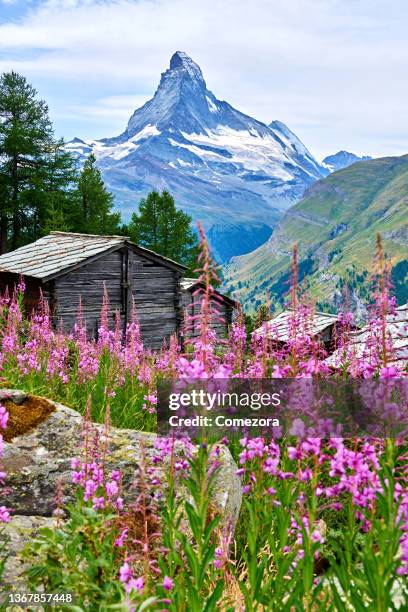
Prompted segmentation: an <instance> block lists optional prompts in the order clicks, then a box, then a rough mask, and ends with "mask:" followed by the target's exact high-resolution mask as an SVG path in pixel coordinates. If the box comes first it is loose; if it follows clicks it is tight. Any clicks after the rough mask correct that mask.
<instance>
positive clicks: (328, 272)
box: [224, 155, 408, 309]
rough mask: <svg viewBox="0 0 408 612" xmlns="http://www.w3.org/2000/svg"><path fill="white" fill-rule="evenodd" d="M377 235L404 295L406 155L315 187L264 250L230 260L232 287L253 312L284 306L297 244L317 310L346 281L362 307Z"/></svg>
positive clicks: (228, 271) (407, 211) (375, 162)
mask: <svg viewBox="0 0 408 612" xmlns="http://www.w3.org/2000/svg"><path fill="white" fill-rule="evenodd" d="M377 232H380V233H381V235H382V238H383V244H384V248H385V251H386V253H387V255H388V256H389V257H390V258H391V261H392V265H393V266H395V268H394V269H395V270H396V271H398V275H397V276H395V283H396V284H398V283H399V284H400V285H401V291H403V287H404V283H405V280H404V279H403V278H400V276H401V274H402V273H403V274H406V271H407V266H406V264H405V263H400V264H398V262H404V261H406V260H408V155H404V156H402V157H386V158H382V159H374V160H371V161H362V162H359V163H358V164H354V165H352V166H350V167H348V168H346V169H344V170H340V171H339V172H335V173H334V174H331V175H330V176H328V177H327V178H325V179H323V180H321V181H319V182H317V183H315V184H314V185H313V186H312V187H310V188H309V189H308V191H307V192H306V194H305V197H304V198H303V199H302V200H301V201H300V202H299V203H298V204H296V205H295V206H293V207H292V208H291V209H290V210H289V211H287V212H286V214H285V216H284V217H283V219H282V220H281V221H280V222H279V224H278V225H277V227H276V228H275V229H274V231H273V233H272V236H271V237H270V239H269V240H268V241H267V242H266V243H265V244H264V245H262V246H261V247H259V248H258V249H257V250H255V251H254V252H252V253H250V254H249V255H243V256H241V257H235V258H234V259H232V260H231V262H230V264H229V265H228V266H226V267H225V271H224V276H225V282H226V286H227V287H228V288H229V289H230V290H231V291H232V292H233V295H234V297H237V298H239V299H241V300H243V301H244V302H245V303H246V305H247V307H248V308H249V309H251V308H256V307H257V306H258V305H259V304H260V303H261V302H264V301H265V300H267V299H268V298H269V299H270V300H271V301H272V302H274V301H279V300H281V299H282V296H283V294H284V293H285V292H286V291H287V289H288V283H289V277H290V259H291V252H292V249H293V245H294V244H295V243H298V247H299V274H300V278H301V279H307V283H308V284H309V286H310V291H311V294H312V295H313V296H314V297H315V299H316V300H317V301H318V302H320V303H321V304H322V303H326V304H327V303H329V304H330V303H331V304H333V303H334V302H335V301H336V300H337V299H339V297H340V294H341V286H342V285H343V283H344V282H345V280H347V279H348V282H349V285H350V287H351V289H352V290H354V289H356V295H355V296H354V297H355V298H356V299H357V297H358V288H359V285H363V284H364V283H365V282H366V281H367V279H368V275H367V272H366V271H367V270H369V271H372V261H373V256H374V253H375V239H376V233H377ZM396 264H398V265H396ZM404 270H405V272H404ZM405 286H406V285H405ZM401 295H402V294H401Z"/></svg>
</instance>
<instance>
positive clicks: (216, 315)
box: [181, 278, 237, 338]
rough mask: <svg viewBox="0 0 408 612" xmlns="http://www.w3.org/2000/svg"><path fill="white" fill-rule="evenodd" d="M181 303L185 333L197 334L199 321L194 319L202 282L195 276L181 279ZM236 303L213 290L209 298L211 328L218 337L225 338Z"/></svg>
mask: <svg viewBox="0 0 408 612" xmlns="http://www.w3.org/2000/svg"><path fill="white" fill-rule="evenodd" d="M181 289H182V304H183V309H184V317H185V325H184V329H185V335H186V336H187V337H190V338H194V337H197V336H198V335H199V333H200V332H199V322H198V320H195V319H194V317H196V316H197V315H198V314H199V312H200V307H201V301H202V293H203V292H204V289H205V287H204V284H203V283H201V282H200V281H199V280H198V279H197V278H183V279H182V281H181ZM236 306H237V303H236V302H235V301H234V300H232V299H231V298H230V297H228V296H227V295H224V294H222V293H220V292H219V291H214V292H213V294H212V297H211V300H210V307H211V311H212V316H211V328H212V329H213V330H214V331H215V332H216V334H217V337H218V338H225V337H226V335H227V333H228V327H229V325H231V322H232V316H233V313H234V309H235V308H236Z"/></svg>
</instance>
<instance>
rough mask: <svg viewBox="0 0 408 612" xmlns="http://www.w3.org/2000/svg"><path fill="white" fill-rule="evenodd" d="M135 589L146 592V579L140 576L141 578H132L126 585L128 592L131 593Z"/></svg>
mask: <svg viewBox="0 0 408 612" xmlns="http://www.w3.org/2000/svg"><path fill="white" fill-rule="evenodd" d="M132 589H134V590H135V591H139V592H140V591H143V590H144V578H143V576H140V577H139V578H132V579H131V580H129V582H128V583H127V585H126V591H127V592H128V593H130V591H131V590H132Z"/></svg>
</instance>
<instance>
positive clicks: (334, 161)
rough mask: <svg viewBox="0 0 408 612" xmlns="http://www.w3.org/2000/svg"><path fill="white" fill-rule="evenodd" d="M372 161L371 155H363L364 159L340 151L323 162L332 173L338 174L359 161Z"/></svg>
mask: <svg viewBox="0 0 408 612" xmlns="http://www.w3.org/2000/svg"><path fill="white" fill-rule="evenodd" d="M369 159H372V157H370V156H369V155H363V157H359V156H358V155H355V154H354V153H349V151H338V152H337V153H335V154H334V155H328V156H327V157H325V158H324V160H323V161H322V165H323V166H324V167H325V168H327V169H328V170H329V171H330V172H336V171H337V170H343V168H348V166H351V164H355V163H356V162H359V161H368V160H369Z"/></svg>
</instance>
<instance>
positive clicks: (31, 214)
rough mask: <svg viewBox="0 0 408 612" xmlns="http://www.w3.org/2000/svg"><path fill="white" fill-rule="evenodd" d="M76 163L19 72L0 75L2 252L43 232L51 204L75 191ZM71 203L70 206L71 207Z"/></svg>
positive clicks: (39, 101)
mask: <svg viewBox="0 0 408 612" xmlns="http://www.w3.org/2000/svg"><path fill="white" fill-rule="evenodd" d="M74 181H75V163H74V160H73V159H72V158H71V157H70V156H69V155H68V154H67V153H66V152H65V151H64V148H63V142H62V141H59V140H57V139H56V138H55V136H54V132H53V128H52V124H51V121H50V119H49V116H48V107H47V105H46V103H45V102H44V101H43V100H39V99H38V97H37V92H36V90H35V89H34V88H33V87H32V85H30V84H29V83H28V82H27V80H26V79H25V78H24V77H23V76H21V75H19V74H17V73H16V72H8V73H4V74H2V75H1V77H0V252H2V253H3V252H5V251H6V250H8V249H9V248H11V249H15V248H17V247H18V246H20V245H21V244H24V243H26V242H30V241H31V240H35V239H36V238H38V237H39V236H41V235H42V234H43V233H44V231H45V227H46V225H47V222H48V210H49V206H52V205H53V202H54V201H55V200H58V199H60V198H66V199H69V198H70V197H71V196H72V194H73V193H74ZM67 208H69V206H67Z"/></svg>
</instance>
